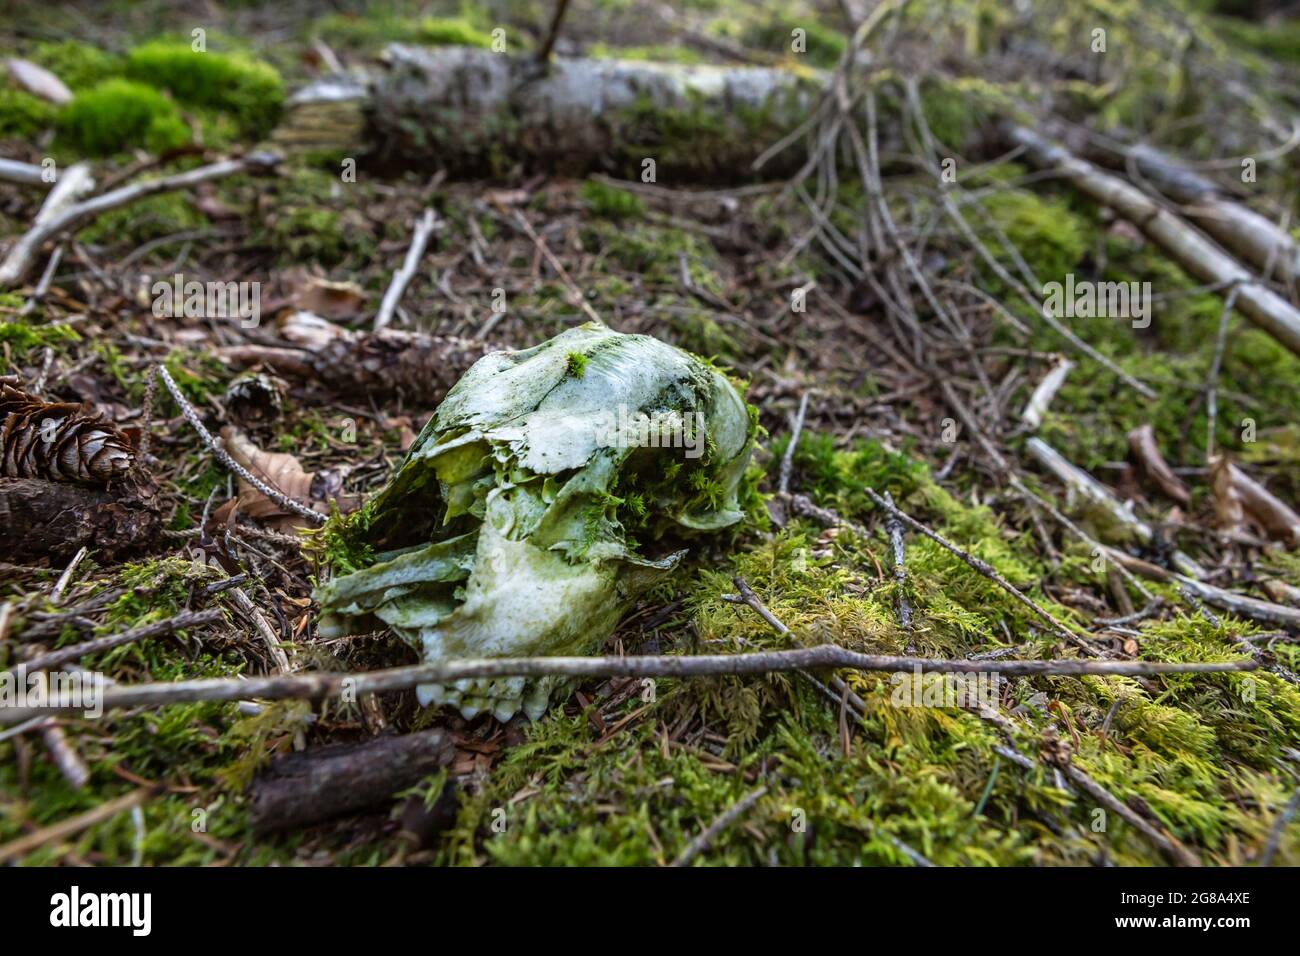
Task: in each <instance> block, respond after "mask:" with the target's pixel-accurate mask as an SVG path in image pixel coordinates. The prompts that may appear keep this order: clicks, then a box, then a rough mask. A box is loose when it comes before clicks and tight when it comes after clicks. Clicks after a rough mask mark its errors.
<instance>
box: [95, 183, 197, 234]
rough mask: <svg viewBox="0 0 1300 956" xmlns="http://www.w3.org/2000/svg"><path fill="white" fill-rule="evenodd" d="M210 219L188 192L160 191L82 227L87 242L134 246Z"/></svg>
mask: <svg viewBox="0 0 1300 956" xmlns="http://www.w3.org/2000/svg"><path fill="white" fill-rule="evenodd" d="M207 221H208V219H207V217H206V216H204V215H203V213H201V212H199V211H198V210H197V209H195V208H194V204H193V202H192V201H191V199H190V197H189V196H188V195H187V194H185V193H175V192H173V193H160V194H159V195H157V196H150V197H148V198H146V199H142V200H140V201H139V202H136V203H132V204H131V205H130V206H129V207H124V208H122V209H114V210H111V211H109V212H106V213H104V214H103V215H101V216H99V217H97V218H96V219H95V220H94V221H93V222H91V223H90V224H89V225H87V226H86V227H85V228H84V229H82V230H81V233H80V235H81V238H82V239H83V240H84V241H86V242H90V243H94V244H96V245H101V244H102V245H117V244H119V243H128V242H129V243H131V244H132V245H133V246H134V245H139V244H140V243H142V242H148V241H149V240H150V239H158V238H161V237H163V236H171V235H175V234H176V233H178V232H185V231H188V230H191V229H197V228H200V227H202V226H204V225H206V224H207Z"/></svg>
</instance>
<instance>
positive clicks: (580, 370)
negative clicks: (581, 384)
mask: <svg viewBox="0 0 1300 956" xmlns="http://www.w3.org/2000/svg"><path fill="white" fill-rule="evenodd" d="M565 374H567V375H570V376H572V377H573V378H582V376H584V375H586V374H587V356H585V355H583V354H582V353H581V352H570V353H569V359H568V365H567V367H566V369H565Z"/></svg>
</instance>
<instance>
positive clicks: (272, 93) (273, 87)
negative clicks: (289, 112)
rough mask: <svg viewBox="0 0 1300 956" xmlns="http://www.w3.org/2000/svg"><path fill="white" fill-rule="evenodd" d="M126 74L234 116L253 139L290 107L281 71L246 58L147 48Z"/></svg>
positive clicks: (176, 47) (135, 54) (179, 47)
mask: <svg viewBox="0 0 1300 956" xmlns="http://www.w3.org/2000/svg"><path fill="white" fill-rule="evenodd" d="M126 72H127V75H128V76H130V77H131V78H133V79H137V80H140V81H141V82H144V83H151V84H153V85H154V86H157V87H161V88H164V89H167V90H170V91H171V92H172V94H173V95H174V96H175V97H176V98H177V99H179V100H181V101H183V102H186V103H193V104H195V105H198V106H207V107H212V108H214V109H219V110H222V111H224V112H227V113H229V114H230V115H231V116H233V117H234V118H235V119H236V120H237V121H238V123H239V126H240V129H241V130H242V131H243V132H244V133H245V134H248V135H256V134H259V133H264V132H268V131H269V130H270V128H271V126H272V125H274V123H275V120H276V118H277V117H278V116H279V115H280V107H281V105H282V104H283V102H284V82H283V81H282V80H281V79H280V74H279V72H278V71H277V70H276V69H275V67H273V66H271V65H270V64H267V63H262V62H260V61H258V60H254V59H251V58H249V57H247V56H245V55H243V54H241V53H208V52H196V51H195V50H192V49H191V48H190V47H189V46H188V45H186V44H182V43H167V42H155V43H147V44H145V45H144V46H140V47H136V49H134V50H132V51H131V53H130V54H129V55H128V56H127V64H126Z"/></svg>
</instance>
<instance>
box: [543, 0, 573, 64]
mask: <svg viewBox="0 0 1300 956" xmlns="http://www.w3.org/2000/svg"><path fill="white" fill-rule="evenodd" d="M568 9H569V0H556V3H555V12H554V13H553V14H551V25H550V26H549V27H547V29H546V37H545V38H544V39H543V40H542V45H541V46H539V47H538V48H537V62H538V63H542V64H545V63H549V62H550V60H551V51H552V50H554V49H555V41H556V40H557V39H559V37H560V26H561V25H562V24H563V23H564V14H565V12H566V11H567V10H568Z"/></svg>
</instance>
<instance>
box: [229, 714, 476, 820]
mask: <svg viewBox="0 0 1300 956" xmlns="http://www.w3.org/2000/svg"><path fill="white" fill-rule="evenodd" d="M455 755H456V747H455V745H454V744H453V743H452V741H451V738H450V737H449V736H448V735H447V734H446V733H445V732H444V731H441V730H426V731H422V732H420V733H415V734H405V735H403V736H400V737H398V736H394V737H378V738H375V739H373V740H366V741H362V742H361V743H354V744H330V745H328V746H325V747H319V748H317V749H315V750H305V751H302V752H301V753H289V754H283V755H280V756H277V757H275V758H273V759H272V761H271V765H270V767H268V768H267V769H266V770H265V771H263V772H262V773H261V774H259V775H258V776H257V777H256V778H254V780H253V783H252V785H251V788H250V791H249V795H250V806H249V815H250V818H251V820H252V823H253V829H254V830H255V831H257V832H258V833H268V832H271V831H274V830H286V829H290V828H292V827H302V826H307V825H308V824H312V823H316V822H318V821H320V820H328V819H330V818H331V817H337V816H341V815H343V814H346V813H355V812H357V811H359V810H364V809H366V808H367V807H372V806H375V805H377V804H380V803H382V802H383V801H384V800H385V799H387V798H388V797H391V796H392V795H393V794H395V793H397V792H398V791H399V790H405V789H407V788H408V787H413V786H415V785H416V784H417V783H419V782H420V781H421V780H422V779H423V778H424V777H426V776H428V775H429V774H431V773H433V772H434V771H435V770H437V769H438V768H439V767H445V766H446V765H447V764H449V763H451V761H452V758H453V757H454V756H455Z"/></svg>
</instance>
